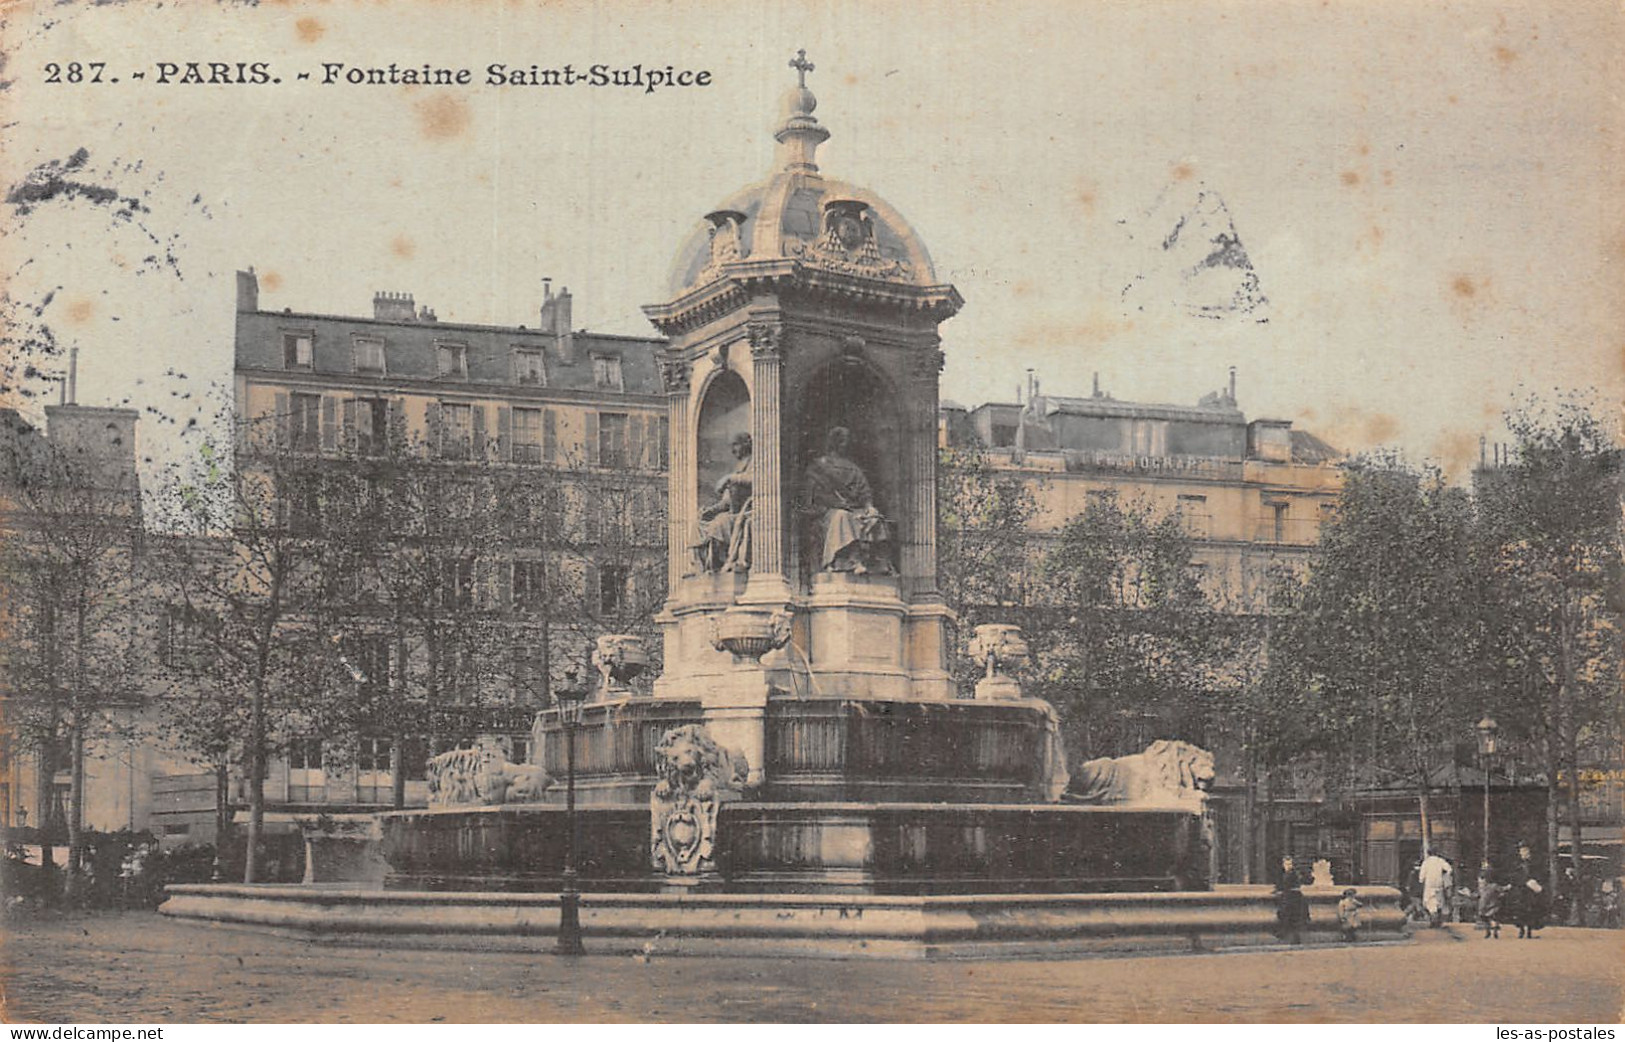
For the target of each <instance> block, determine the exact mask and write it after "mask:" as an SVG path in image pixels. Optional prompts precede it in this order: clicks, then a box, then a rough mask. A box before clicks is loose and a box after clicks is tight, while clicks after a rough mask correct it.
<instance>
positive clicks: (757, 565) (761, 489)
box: [747, 322, 789, 599]
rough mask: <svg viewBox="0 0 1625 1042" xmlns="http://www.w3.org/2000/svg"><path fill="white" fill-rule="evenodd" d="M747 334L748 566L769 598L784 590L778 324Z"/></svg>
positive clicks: (761, 324) (766, 324)
mask: <svg viewBox="0 0 1625 1042" xmlns="http://www.w3.org/2000/svg"><path fill="white" fill-rule="evenodd" d="M747 332H748V334H749V336H750V357H751V372H752V388H751V403H750V412H751V441H752V443H753V449H752V454H751V480H752V482H753V484H752V488H751V496H752V497H753V501H752V507H751V526H752V528H751V544H750V547H751V568H750V587H752V588H760V589H761V592H762V593H763V594H764V595H765V594H766V593H767V591H766V589H765V587H767V586H772V587H774V590H773V591H772V597H771V598H768V599H782V598H783V596H784V594H786V593H788V589H789V580H788V579H787V577H786V576H785V566H786V558H787V556H788V555H787V554H786V553H785V545H784V539H785V536H784V461H783V460H782V459H781V456H782V455H783V445H782V443H781V439H780V430H781V429H782V427H781V425H782V415H781V413H782V408H783V407H782V405H781V403H780V396H781V390H782V383H783V379H784V375H783V354H782V346H783V345H782V340H783V336H784V330H783V327H782V326H780V325H779V324H778V323H776V322H752V323H751V324H750V325H749V327H748V329H747Z"/></svg>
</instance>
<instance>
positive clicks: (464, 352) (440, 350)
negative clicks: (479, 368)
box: [435, 343, 468, 380]
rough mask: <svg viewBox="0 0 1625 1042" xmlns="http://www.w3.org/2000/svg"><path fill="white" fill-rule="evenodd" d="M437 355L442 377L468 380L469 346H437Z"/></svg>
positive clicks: (440, 344)
mask: <svg viewBox="0 0 1625 1042" xmlns="http://www.w3.org/2000/svg"><path fill="white" fill-rule="evenodd" d="M435 354H436V355H437V356H438V358H439V363H440V375H441V376H449V377H453V378H455V379H460V380H466V379H468V345H467V344H446V343H437V344H435Z"/></svg>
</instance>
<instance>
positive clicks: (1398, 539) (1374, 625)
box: [1266, 456, 1486, 849]
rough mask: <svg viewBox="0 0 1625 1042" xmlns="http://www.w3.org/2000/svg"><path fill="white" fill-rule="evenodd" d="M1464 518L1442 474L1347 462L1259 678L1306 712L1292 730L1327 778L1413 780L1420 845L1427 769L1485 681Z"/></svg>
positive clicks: (1465, 502)
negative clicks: (1304, 723)
mask: <svg viewBox="0 0 1625 1042" xmlns="http://www.w3.org/2000/svg"><path fill="white" fill-rule="evenodd" d="M1473 528H1474V512H1473V504H1472V502H1471V499H1470V497H1469V496H1468V495H1467V494H1466V493H1465V492H1464V491H1463V490H1461V489H1458V488H1453V487H1451V486H1449V485H1448V484H1446V483H1445V481H1444V479H1443V476H1442V475H1441V474H1440V473H1438V472H1437V471H1435V470H1418V469H1416V468H1413V467H1410V466H1407V465H1405V464H1404V463H1403V462H1402V461H1400V460H1398V459H1397V458H1395V457H1392V456H1378V457H1370V458H1366V459H1362V460H1359V461H1356V462H1355V464H1353V465H1352V466H1351V467H1350V468H1349V471H1348V475H1347V480H1346V482H1345V484H1344V487H1343V493H1342V498H1341V500H1340V503H1339V507H1338V512H1337V515H1336V517H1335V519H1334V520H1333V521H1331V522H1330V523H1328V524H1326V525H1325V526H1323V527H1322V530H1321V543H1320V547H1319V551H1318V556H1317V558H1316V561H1315V563H1314V565H1313V567H1312V569H1311V570H1310V572H1309V574H1308V577H1307V578H1306V579H1304V580H1302V581H1301V583H1300V584H1299V585H1298V586H1297V588H1296V589H1291V588H1290V587H1289V589H1288V590H1287V591H1286V596H1288V597H1289V598H1290V602H1291V603H1290V611H1289V613H1288V614H1286V615H1285V616H1284V617H1283V618H1282V619H1280V620H1279V622H1278V624H1277V625H1276V627H1275V634H1274V639H1273V642H1272V645H1271V656H1270V663H1269V667H1270V676H1269V677H1268V678H1267V680H1266V683H1268V684H1270V685H1273V686H1274V687H1275V689H1276V692H1277V694H1278V695H1282V696H1283V697H1286V696H1285V695H1283V693H1290V692H1297V695H1296V696H1295V697H1296V698H1297V699H1298V700H1300V704H1301V705H1302V707H1303V708H1304V709H1305V710H1308V711H1309V713H1310V714H1311V715H1310V716H1309V717H1308V720H1309V722H1310V726H1309V727H1308V728H1307V729H1306V730H1305V731H1303V732H1301V733H1299V734H1298V735H1297V736H1295V740H1298V741H1302V742H1303V744H1304V746H1305V749H1306V751H1312V752H1315V753H1318V754H1319V755H1320V756H1321V758H1322V762H1324V763H1325V765H1326V768H1327V770H1328V773H1330V774H1332V775H1333V776H1337V775H1342V776H1345V777H1354V778H1358V779H1359V780H1360V781H1362V782H1363V783H1365V784H1370V783H1372V782H1374V781H1376V780H1377V779H1376V778H1374V777H1372V772H1373V771H1375V772H1378V773H1379V774H1383V775H1386V776H1387V777H1388V778H1397V779H1403V780H1404V781H1405V782H1406V783H1407V784H1408V785H1409V786H1410V787H1412V788H1414V790H1415V791H1416V794H1417V805H1418V811H1419V814H1420V817H1421V824H1422V836H1423V845H1424V849H1426V848H1427V846H1428V844H1429V843H1430V842H1431V810H1430V807H1429V803H1428V790H1429V787H1430V784H1431V781H1432V771H1433V769H1434V768H1435V767H1436V766H1437V765H1438V763H1439V760H1440V758H1441V757H1442V756H1443V755H1445V754H1446V753H1447V752H1448V751H1450V750H1452V749H1453V747H1454V742H1455V740H1456V739H1457V738H1459V737H1460V736H1461V735H1464V734H1469V733H1471V726H1472V721H1473V720H1476V719H1477V715H1478V713H1479V712H1480V711H1481V710H1480V709H1479V707H1480V705H1481V704H1482V703H1481V696H1482V692H1483V690H1484V688H1485V684H1486V679H1485V676H1484V669H1483V660H1482V650H1483V647H1484V640H1483V627H1482V619H1481V615H1480V613H1479V610H1478V605H1480V604H1481V603H1482V599H1483V595H1484V589H1483V572H1482V568H1481V562H1480V561H1479V560H1478V559H1477V555H1476V553H1475V551H1474V541H1473V538H1472V536H1473Z"/></svg>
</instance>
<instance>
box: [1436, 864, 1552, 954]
mask: <svg viewBox="0 0 1625 1042" xmlns="http://www.w3.org/2000/svg"><path fill="white" fill-rule="evenodd" d="M1454 882H1455V869H1454V867H1453V866H1452V865H1451V864H1450V860H1449V859H1448V858H1446V857H1444V856H1443V855H1442V854H1440V853H1439V852H1438V851H1429V852H1428V854H1427V856H1426V857H1424V858H1422V860H1420V861H1418V862H1417V863H1416V864H1415V865H1414V866H1413V867H1412V868H1411V870H1410V872H1409V874H1408V875H1407V876H1406V880H1405V897H1406V910H1407V912H1408V913H1409V914H1410V915H1411V916H1412V917H1413V918H1423V917H1425V918H1426V919H1427V922H1428V925H1429V926H1431V927H1434V928H1437V927H1439V926H1442V925H1443V924H1444V922H1445V919H1446V917H1447V916H1448V915H1450V914H1452V913H1453V912H1454V913H1456V914H1458V915H1459V910H1464V909H1465V908H1466V907H1470V906H1471V904H1473V903H1476V913H1477V914H1476V919H1477V924H1478V927H1479V928H1480V929H1481V930H1483V931H1484V936H1485V938H1487V939H1488V938H1495V937H1499V936H1501V926H1502V925H1503V924H1505V925H1508V926H1516V927H1517V928H1518V936H1519V938H1532V937H1534V936H1535V933H1536V931H1537V930H1541V929H1543V928H1545V926H1546V922H1547V919H1548V918H1549V917H1550V915H1551V894H1550V892H1549V889H1548V887H1547V885H1546V881H1545V874H1544V873H1543V872H1542V871H1541V870H1540V867H1539V865H1538V864H1537V863H1536V862H1535V859H1534V853H1533V851H1532V850H1531V849H1530V847H1529V844H1527V843H1519V844H1518V858H1517V860H1516V861H1515V862H1513V864H1512V865H1510V866H1509V867H1508V868H1507V869H1506V871H1504V872H1500V873H1496V872H1495V871H1493V870H1492V868H1491V866H1490V865H1489V863H1488V862H1486V863H1485V864H1483V865H1481V866H1480V868H1479V873H1478V886H1477V889H1476V891H1470V890H1466V888H1465V887H1463V888H1459V890H1458V891H1457V892H1456V893H1455V894H1454V898H1459V899H1460V900H1459V901H1458V900H1455V899H1453V895H1452V889H1453V884H1454Z"/></svg>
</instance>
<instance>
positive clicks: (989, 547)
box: [937, 442, 1038, 683]
mask: <svg viewBox="0 0 1625 1042" xmlns="http://www.w3.org/2000/svg"><path fill="white" fill-rule="evenodd" d="M1037 515H1038V500H1037V496H1036V494H1035V493H1034V490H1033V487H1032V485H1031V483H1030V482H1029V481H1028V480H1026V478H1025V477H1024V476H1023V475H1022V474H1020V473H1015V472H1011V471H1008V470H1001V469H999V468H997V467H995V466H994V465H993V464H992V462H991V461H990V460H989V459H988V457H987V454H986V452H985V451H984V450H983V449H982V448H981V446H980V444H978V443H974V442H973V443H972V444H970V445H967V446H962V447H957V448H953V449H950V450H948V451H947V452H946V453H945V454H944V455H943V457H942V459H941V461H940V463H939V465H938V467H937V552H938V563H937V575H938V581H939V585H940V586H941V589H942V594H943V597H944V598H945V599H946V600H947V602H948V606H949V607H951V608H952V609H953V610H954V611H955V612H956V613H957V614H958V616H959V623H960V625H959V631H960V640H961V644H964V643H965V642H968V640H969V638H970V635H971V634H972V633H973V632H974V631H975V628H976V626H978V625H980V624H982V623H988V622H1013V623H1021V622H1023V621H1025V619H1026V616H1027V615H1028V614H1029V611H1030V609H1031V607H1032V603H1033V594H1034V582H1033V580H1034V579H1035V578H1036V574H1035V573H1036V571H1037V569H1036V567H1035V561H1034V553H1035V549H1036V544H1035V541H1034V539H1033V537H1032V535H1031V534H1030V533H1031V527H1032V523H1033V520H1034V519H1035V518H1036V517H1037ZM961 650H962V649H961ZM954 661H955V664H956V667H957V669H958V671H959V672H960V674H961V675H960V676H959V679H960V681H961V682H964V683H970V682H972V681H973V680H974V679H975V675H976V671H975V670H973V669H971V668H970V667H969V665H968V659H967V658H966V656H964V655H963V654H961V655H956V656H955V658H954Z"/></svg>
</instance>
